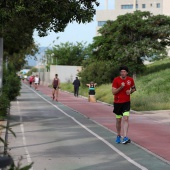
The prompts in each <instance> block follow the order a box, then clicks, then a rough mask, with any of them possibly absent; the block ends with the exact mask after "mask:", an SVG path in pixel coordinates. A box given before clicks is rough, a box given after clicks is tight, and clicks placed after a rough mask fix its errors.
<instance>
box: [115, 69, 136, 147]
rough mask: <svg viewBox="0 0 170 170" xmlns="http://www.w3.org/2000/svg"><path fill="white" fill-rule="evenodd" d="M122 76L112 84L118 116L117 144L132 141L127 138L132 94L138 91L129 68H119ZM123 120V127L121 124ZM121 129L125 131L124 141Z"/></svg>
mask: <svg viewBox="0 0 170 170" xmlns="http://www.w3.org/2000/svg"><path fill="white" fill-rule="evenodd" d="M119 71H120V76H118V77H116V78H115V79H114V80H113V82H112V94H113V95H114V104H113V105H114V110H113V112H114V113H115V115H116V129H117V138H116V143H121V142H122V143H123V144H127V143H130V142H131V140H130V139H129V138H128V137H127V133H128V127H129V115H130V94H132V93H133V92H134V91H136V88H135V83H134V80H133V78H131V77H129V76H127V75H128V71H129V70H128V67H126V66H121V67H120V68H119ZM122 118H123V127H121V122H122ZM121 129H123V141H121Z"/></svg>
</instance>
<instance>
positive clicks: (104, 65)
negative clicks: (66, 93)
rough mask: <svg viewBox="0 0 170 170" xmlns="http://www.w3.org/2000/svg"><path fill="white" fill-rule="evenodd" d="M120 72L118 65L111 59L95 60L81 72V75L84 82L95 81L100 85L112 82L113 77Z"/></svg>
mask: <svg viewBox="0 0 170 170" xmlns="http://www.w3.org/2000/svg"><path fill="white" fill-rule="evenodd" d="M118 74H119V71H118V67H117V66H116V65H114V63H111V62H110V61H93V62H91V63H89V64H88V65H87V66H86V67H85V68H84V69H83V70H82V71H81V72H80V73H79V76H80V78H81V82H82V84H87V83H90V82H91V81H93V82H95V83H97V84H98V85H100V84H106V83H110V82H112V80H113V78H114V77H116V76H117V75H118Z"/></svg>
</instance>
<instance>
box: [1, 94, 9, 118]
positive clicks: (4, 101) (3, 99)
mask: <svg viewBox="0 0 170 170" xmlns="http://www.w3.org/2000/svg"><path fill="white" fill-rule="evenodd" d="M9 107H10V100H9V98H8V97H7V95H6V94H5V93H2V94H1V95H0V120H4V119H5V117H6V114H7V109H8V108H9Z"/></svg>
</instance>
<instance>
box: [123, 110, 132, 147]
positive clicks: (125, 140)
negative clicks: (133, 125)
mask: <svg viewBox="0 0 170 170" xmlns="http://www.w3.org/2000/svg"><path fill="white" fill-rule="evenodd" d="M128 128H129V111H127V112H124V113H123V137H124V138H123V142H122V143H123V144H127V143H130V142H131V140H130V139H129V138H128V137H127V133H128Z"/></svg>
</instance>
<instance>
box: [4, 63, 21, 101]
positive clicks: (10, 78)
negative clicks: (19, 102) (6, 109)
mask: <svg viewBox="0 0 170 170" xmlns="http://www.w3.org/2000/svg"><path fill="white" fill-rule="evenodd" d="M20 89H21V81H20V79H19V77H18V75H17V74H16V70H15V69H14V67H13V66H12V65H9V66H8V68H4V75H3V88H2V92H3V93H5V94H6V95H7V96H8V98H9V100H10V101H12V100H14V99H15V98H16V97H17V96H19V95H20Z"/></svg>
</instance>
